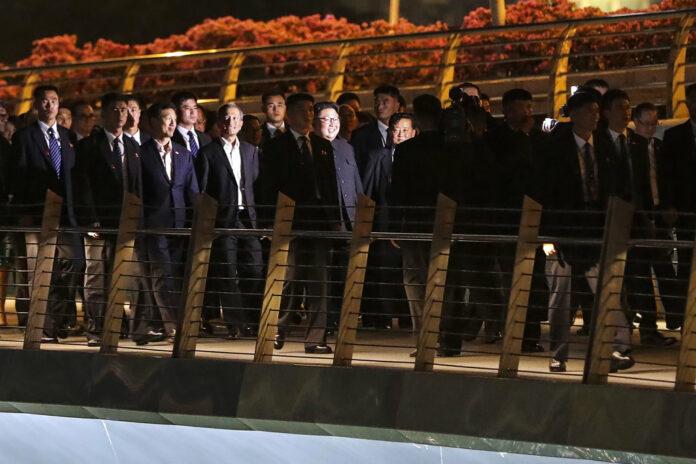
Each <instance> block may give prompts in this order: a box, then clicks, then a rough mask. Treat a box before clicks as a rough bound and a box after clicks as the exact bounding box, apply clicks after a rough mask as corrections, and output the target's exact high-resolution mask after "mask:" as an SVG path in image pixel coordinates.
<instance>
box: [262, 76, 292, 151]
mask: <svg viewBox="0 0 696 464" xmlns="http://www.w3.org/2000/svg"><path fill="white" fill-rule="evenodd" d="M261 111H263V114H265V115H266V121H265V122H264V124H263V126H262V127H261V145H259V147H260V148H261V150H263V147H265V146H266V144H267V143H268V142H269V141H270V140H271V139H274V138H276V137H277V136H279V135H281V134H283V133H284V132H285V112H286V106H285V94H284V93H283V91H282V90H280V89H273V90H269V91H268V92H265V93H264V94H263V95H261Z"/></svg>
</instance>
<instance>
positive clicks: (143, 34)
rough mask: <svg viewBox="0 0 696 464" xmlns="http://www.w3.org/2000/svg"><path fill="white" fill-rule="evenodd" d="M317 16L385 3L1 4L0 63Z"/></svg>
mask: <svg viewBox="0 0 696 464" xmlns="http://www.w3.org/2000/svg"><path fill="white" fill-rule="evenodd" d="M487 5H488V2H487V0H401V16H402V17H405V18H406V19H408V20H409V21H411V22H413V23H416V24H429V23H434V22H435V21H437V20H440V21H443V22H446V23H447V24H450V25H459V24H460V23H461V20H462V17H464V16H465V15H466V14H467V13H468V12H469V11H471V10H472V9H475V8H477V7H479V6H487ZM316 13H319V14H333V15H335V16H336V17H346V18H347V19H348V20H350V21H351V22H362V21H372V20H375V19H388V15H389V0H333V1H331V0H328V1H327V0H295V1H279V0H244V1H240V0H168V1H147V0H119V1H115V0H101V1H100V0H67V1H62V2H61V1H50V0H0V18H1V19H0V24H2V26H1V27H0V62H3V63H5V65H14V63H15V62H16V61H17V60H20V59H22V58H25V57H27V56H29V54H30V53H31V42H32V41H33V40H36V39H39V38H42V37H50V36H53V35H60V34H77V37H78V42H79V43H80V44H82V43H84V42H90V41H94V40H96V39H99V38H104V39H111V40H114V41H116V42H119V43H126V44H135V43H147V42H151V41H152V40H153V39H155V38H157V37H168V36H170V35H172V34H182V33H184V32H185V31H186V30H187V29H188V28H190V27H191V26H194V25H196V24H198V23H200V22H202V21H203V20H204V19H206V18H217V17H220V16H236V17H238V18H243V19H247V18H250V19H254V20H268V19H272V18H276V17H278V16H285V15H290V14H294V15H297V16H307V15H311V14H316Z"/></svg>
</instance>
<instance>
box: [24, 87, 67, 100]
mask: <svg viewBox="0 0 696 464" xmlns="http://www.w3.org/2000/svg"><path fill="white" fill-rule="evenodd" d="M51 91H53V92H55V93H57V94H58V95H60V93H59V92H58V87H56V86H55V85H51V84H42V85H38V86H36V88H35V89H34V91H33V92H32V93H31V96H32V98H33V99H34V100H37V99H38V98H39V97H43V96H44V94H45V93H46V92H51Z"/></svg>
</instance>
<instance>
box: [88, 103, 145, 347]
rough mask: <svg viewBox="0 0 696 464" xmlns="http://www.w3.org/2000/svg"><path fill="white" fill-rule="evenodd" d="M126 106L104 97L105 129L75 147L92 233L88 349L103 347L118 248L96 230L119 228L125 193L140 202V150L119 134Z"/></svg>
mask: <svg viewBox="0 0 696 464" xmlns="http://www.w3.org/2000/svg"><path fill="white" fill-rule="evenodd" d="M127 101H128V99H127V98H126V97H125V96H123V95H119V94H116V93H107V94H106V95H104V96H103V97H102V99H101V108H102V119H103V121H104V128H103V129H101V128H100V129H97V130H95V131H94V132H93V133H92V135H90V136H88V137H86V138H84V139H82V140H80V142H79V143H78V145H77V172H78V173H79V179H78V185H79V188H78V194H77V195H78V198H79V203H80V205H81V206H83V208H84V210H85V211H84V217H83V218H82V220H81V221H80V222H82V223H84V225H87V226H89V227H93V228H94V229H95V231H94V232H91V233H89V234H87V236H85V237H84V242H85V255H86V258H87V259H86V270H85V280H84V285H85V288H84V298H85V301H84V307H85V315H86V316H87V318H88V319H89V326H88V329H87V339H88V342H87V345H88V346H99V345H100V344H101V337H102V331H103V324H104V316H105V315H106V303H107V300H108V294H109V287H110V277H111V276H110V273H111V269H112V267H113V260H114V252H115V247H116V236H115V235H102V234H99V233H98V229H99V228H100V227H108V228H118V226H119V218H120V216H121V204H122V201H123V192H124V190H125V191H127V192H130V193H132V194H134V195H137V196H138V197H140V196H142V178H141V170H140V155H139V154H138V148H139V147H138V145H137V144H136V142H135V141H134V140H133V139H132V138H129V137H127V136H125V133H124V132H123V127H124V125H125V124H126V120H127V118H128V104H127Z"/></svg>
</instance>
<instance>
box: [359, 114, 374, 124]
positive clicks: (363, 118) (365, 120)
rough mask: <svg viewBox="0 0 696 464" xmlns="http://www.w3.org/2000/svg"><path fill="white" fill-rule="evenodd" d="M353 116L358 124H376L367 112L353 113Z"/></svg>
mask: <svg viewBox="0 0 696 464" xmlns="http://www.w3.org/2000/svg"><path fill="white" fill-rule="evenodd" d="M355 116H356V117H357V118H358V123H359V124H371V123H373V122H377V118H375V117H374V116H373V115H371V114H370V113H368V112H367V111H358V112H357V113H355Z"/></svg>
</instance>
